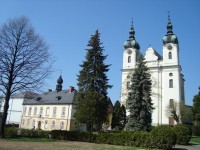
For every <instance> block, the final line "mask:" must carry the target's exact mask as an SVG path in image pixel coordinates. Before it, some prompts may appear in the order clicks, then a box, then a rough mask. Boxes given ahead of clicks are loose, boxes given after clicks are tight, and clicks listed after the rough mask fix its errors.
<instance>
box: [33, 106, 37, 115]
mask: <svg viewBox="0 0 200 150" xmlns="http://www.w3.org/2000/svg"><path fill="white" fill-rule="evenodd" d="M36 114H37V107H35V108H34V115H36Z"/></svg>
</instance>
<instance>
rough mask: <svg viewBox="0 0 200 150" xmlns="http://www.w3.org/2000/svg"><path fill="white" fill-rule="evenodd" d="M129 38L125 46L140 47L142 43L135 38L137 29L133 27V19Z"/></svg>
mask: <svg viewBox="0 0 200 150" xmlns="http://www.w3.org/2000/svg"><path fill="white" fill-rule="evenodd" d="M129 34H130V36H129V39H128V40H127V41H125V42H124V48H125V49H127V48H135V49H138V50H139V49H140V45H139V44H138V42H137V41H136V40H135V36H134V35H135V30H134V28H133V21H132V24H131V28H130V31H129Z"/></svg>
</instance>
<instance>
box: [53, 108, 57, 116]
mask: <svg viewBox="0 0 200 150" xmlns="http://www.w3.org/2000/svg"><path fill="white" fill-rule="evenodd" d="M56 110H57V108H56V107H54V108H53V116H56Z"/></svg>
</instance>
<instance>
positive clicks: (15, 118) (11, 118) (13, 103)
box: [0, 93, 28, 125]
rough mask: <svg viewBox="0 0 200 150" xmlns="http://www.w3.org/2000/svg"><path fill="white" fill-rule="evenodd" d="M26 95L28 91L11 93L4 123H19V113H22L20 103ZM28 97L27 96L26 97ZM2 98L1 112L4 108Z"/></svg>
mask: <svg viewBox="0 0 200 150" xmlns="http://www.w3.org/2000/svg"><path fill="white" fill-rule="evenodd" d="M27 96H28V93H16V94H13V95H11V97H10V100H9V109H8V112H7V113H8V114H7V119H6V124H16V125H19V124H20V121H21V114H22V110H23V108H22V103H23V101H24V99H25V97H27ZM27 98H28V97H27ZM4 103H5V101H4V99H2V105H1V109H0V110H1V113H3V109H4Z"/></svg>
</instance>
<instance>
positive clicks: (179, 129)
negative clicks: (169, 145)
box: [173, 125, 191, 145]
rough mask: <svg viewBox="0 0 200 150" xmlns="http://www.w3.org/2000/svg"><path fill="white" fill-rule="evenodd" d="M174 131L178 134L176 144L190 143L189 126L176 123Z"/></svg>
mask: <svg viewBox="0 0 200 150" xmlns="http://www.w3.org/2000/svg"><path fill="white" fill-rule="evenodd" d="M173 131H174V133H175V135H176V144H180V145H188V143H189V141H190V138H191V136H190V130H189V128H188V127H186V126H183V125H176V126H174V128H173Z"/></svg>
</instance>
